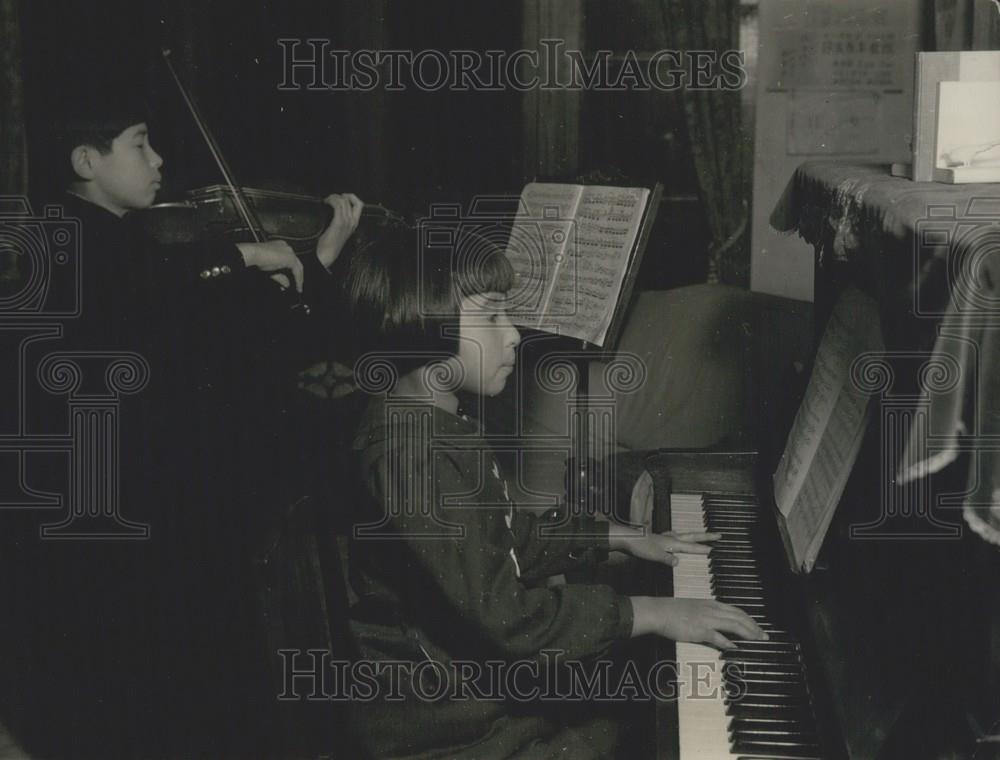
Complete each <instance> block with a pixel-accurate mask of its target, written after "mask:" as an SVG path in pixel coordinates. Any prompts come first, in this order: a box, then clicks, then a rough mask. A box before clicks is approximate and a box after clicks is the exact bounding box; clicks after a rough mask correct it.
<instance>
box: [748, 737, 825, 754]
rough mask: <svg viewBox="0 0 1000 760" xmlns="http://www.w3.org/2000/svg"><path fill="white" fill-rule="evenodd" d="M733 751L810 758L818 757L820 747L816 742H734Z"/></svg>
mask: <svg viewBox="0 0 1000 760" xmlns="http://www.w3.org/2000/svg"><path fill="white" fill-rule="evenodd" d="M733 751H734V752H737V753H739V754H743V753H760V754H763V755H764V756H765V757H767V756H771V757H773V756H776V755H777V756H779V757H786V758H812V757H819V753H820V748H819V745H818V744H815V743H811V744H799V743H796V742H782V741H771V742H764V741H761V742H753V741H747V742H734V743H733Z"/></svg>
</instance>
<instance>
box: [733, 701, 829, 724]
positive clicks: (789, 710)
mask: <svg viewBox="0 0 1000 760" xmlns="http://www.w3.org/2000/svg"><path fill="white" fill-rule="evenodd" d="M726 715H728V716H729V717H730V718H731V719H733V720H740V719H744V718H762V717H769V718H781V719H784V720H798V721H802V722H811V721H813V714H812V711H811V710H810V709H809V708H807V707H805V706H803V705H801V704H794V705H793V704H789V703H787V702H785V703H782V704H777V703H775V702H774V700H770V701H768V702H763V701H757V702H737V703H734V704H730V705H726Z"/></svg>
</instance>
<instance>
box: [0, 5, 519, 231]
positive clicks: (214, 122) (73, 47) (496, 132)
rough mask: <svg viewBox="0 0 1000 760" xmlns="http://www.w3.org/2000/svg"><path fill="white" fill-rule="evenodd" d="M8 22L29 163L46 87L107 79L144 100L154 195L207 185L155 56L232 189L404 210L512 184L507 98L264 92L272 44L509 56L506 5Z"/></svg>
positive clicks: (245, 10)
mask: <svg viewBox="0 0 1000 760" xmlns="http://www.w3.org/2000/svg"><path fill="white" fill-rule="evenodd" d="M16 2H17V0H0V8H4V9H6V8H7V7H8V6H12V5H13V4H15V3H16ZM22 13H23V16H24V18H23V19H22V30H23V34H22V39H24V40H30V41H31V45H30V46H28V47H27V48H26V52H25V58H26V60H25V69H26V75H25V92H26V95H27V109H28V112H29V117H30V118H29V130H28V132H29V133H28V140H29V148H30V151H29V155H32V156H34V155H36V154H38V153H40V152H41V151H43V150H44V148H43V146H41V145H40V144H39V142H38V139H37V135H36V134H35V133H37V132H38V130H34V131H33V130H32V129H31V126H32V121H34V123H35V124H36V125H37V124H44V120H45V119H46V118H47V116H48V114H49V113H50V112H51V106H50V104H49V102H48V100H47V98H48V97H49V94H48V91H49V89H50V87H51V86H52V83H53V82H57V81H60V80H63V81H67V80H68V81H72V77H73V76H74V75H75V74H79V73H87V74H88V75H90V74H91V73H93V72H101V71H106V72H110V74H109V76H112V75H113V78H114V79H116V80H119V81H120V80H121V79H122V78H123V77H124V78H130V79H131V80H132V83H133V84H135V85H136V86H138V87H141V88H142V89H143V90H144V91H145V93H146V98H147V100H148V102H149V106H150V110H151V115H152V117H153V119H152V120H153V124H152V138H153V144H154V146H155V147H156V148H157V150H159V151H160V153H161V154H162V155H163V156H164V159H165V165H164V179H165V184H164V190H165V192H172V191H179V190H183V189H185V188H190V187H197V186H200V185H206V184H211V183H215V182H218V181H219V177H218V172H217V170H216V169H215V166H214V164H213V163H212V162H211V158H210V156H209V154H208V152H207V150H206V149H205V148H204V146H203V144H202V141H201V139H200V137H199V136H198V133H197V131H196V130H195V128H194V127H193V125H192V122H191V119H190V117H189V116H188V114H187V111H186V110H185V108H184V105H183V103H182V101H181V99H180V97H179V96H178V94H177V92H176V90H175V88H174V86H173V85H172V83H171V82H170V80H169V79H168V75H167V73H166V70H165V67H164V66H163V63H162V60H161V56H160V48H161V47H163V46H166V47H169V48H170V49H171V50H172V51H173V59H174V61H175V64H176V66H177V68H178V70H179V72H180V74H181V75H182V77H183V78H184V80H185V83H186V84H187V85H188V87H189V89H190V90H191V91H192V92H193V94H194V95H195V97H196V99H197V100H198V103H199V105H200V107H201V110H202V112H203V113H204V116H205V118H206V120H207V121H208V122H209V124H210V126H211V128H212V131H213V132H214V134H215V137H216V139H217V141H218V142H219V144H220V145H221V147H222V149H223V151H224V152H225V154H226V158H227V159H228V161H229V163H230V165H231V167H232V169H233V171H234V173H235V174H236V176H237V178H239V179H240V180H241V181H242V182H243V183H244V184H251V183H255V182H260V181H262V180H266V181H268V182H269V183H271V184H279V185H283V186H286V187H289V188H296V189H301V190H304V191H307V192H312V193H316V194H325V193H328V192H345V191H355V192H357V193H358V194H359V195H360V196H361V197H362V198H364V199H365V200H369V201H373V202H380V203H383V204H385V205H389V206H392V207H394V208H397V209H398V210H401V211H404V212H405V211H426V209H427V206H428V203H430V202H432V201H438V200H440V201H448V202H460V203H463V204H464V203H466V202H467V201H468V200H469V198H471V196H472V195H473V194H475V193H496V192H509V191H511V190H514V191H517V190H519V189H520V161H519V156H520V146H519V139H520V111H519V102H520V101H519V98H520V94H519V93H517V92H515V91H505V92H496V93H476V92H471V93H455V92H449V91H447V90H441V91H438V92H424V91H421V90H419V89H417V88H413V87H409V88H407V89H406V90H405V91H403V92H389V93H383V92H378V91H374V92H368V93H349V92H335V91H330V90H322V89H320V90H311V91H304V90H299V91H279V90H278V84H279V83H280V81H281V79H282V66H283V52H282V48H281V47H280V46H279V45H278V39H279V38H296V39H302V40H305V39H308V38H321V39H329V40H330V47H331V49H346V50H355V49H361V48H365V49H376V50H379V49H389V48H395V49H411V50H415V51H419V50H423V49H436V50H444V51H448V50H455V49H463V48H464V49H473V50H476V49H478V50H487V49H496V48H501V49H513V48H516V47H517V45H518V44H519V28H520V26H519V25H520V14H519V13H518V12H516V11H513V10H512V5H511V4H510V3H509V0H485V1H484V2H481V3H476V4H457V3H454V2H448V1H446V0H426V2H421V3H419V4H418V3H409V2H397V1H395V0H372V1H369V0H337V1H330V2H322V1H320V0H285V2H282V3H275V2H262V1H260V0H254V1H253V2H247V0H211V1H210V0H149V1H148V2H144V3H136V2H134V0H101V2H97V1H96V0H46V2H44V3H42V2H30V3H25V4H24V5H23V6H22ZM15 28H16V24H15ZM2 54H3V55H9V54H10V53H9V48H8V46H7V45H4V48H3V52H2ZM8 71H10V67H5V72H4V74H5V75H6V74H7V72H8ZM0 120H2V121H3V122H6V121H7V120H8V115H7V112H6V110H5V112H4V114H3V116H2V117H0ZM4 134H5V135H6V133H4ZM5 144H6V143H5Z"/></svg>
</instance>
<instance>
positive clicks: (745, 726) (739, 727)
mask: <svg viewBox="0 0 1000 760" xmlns="http://www.w3.org/2000/svg"><path fill="white" fill-rule="evenodd" d="M768 727H771V728H776V729H782V730H787V731H791V732H792V733H797V732H801V733H815V728H814V726H813V722H812V721H811V720H797V719H795V718H788V717H786V716H768V717H757V718H732V719H731V720H730V721H729V730H730V731H753V730H757V729H762V728H768Z"/></svg>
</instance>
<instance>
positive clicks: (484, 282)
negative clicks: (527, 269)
mask: <svg viewBox="0 0 1000 760" xmlns="http://www.w3.org/2000/svg"><path fill="white" fill-rule="evenodd" d="M455 237H456V244H455V245H454V246H453V247H443V248H439V247H421V245H420V235H419V232H418V231H417V230H413V229H408V228H394V229H388V230H386V231H385V232H384V234H382V235H381V236H380V237H379V238H377V239H376V240H374V241H373V242H372V243H370V244H369V245H368V246H366V247H365V248H361V249H358V250H357V251H356V252H355V253H354V255H353V256H352V257H351V262H350V266H349V271H348V276H347V279H346V282H345V287H346V290H347V301H348V304H349V308H350V312H351V329H352V330H353V332H354V349H355V350H354V354H355V358H357V357H360V356H361V355H363V354H366V353H370V352H377V353H380V354H385V355H386V359H387V360H389V361H391V362H392V364H393V365H394V366H395V367H396V369H397V371H398V372H399V373H400V374H405V373H407V372H409V371H411V370H413V369H416V368H417V367H420V366H423V365H425V364H427V363H428V362H430V361H433V360H434V359H440V358H441V357H442V355H443V354H445V355H455V354H457V353H458V326H459V317H460V314H461V304H462V299H463V298H466V297H468V296H473V295H478V294H482V293H506V292H507V291H508V290H510V289H511V287H512V286H513V283H514V271H513V269H512V268H511V265H510V262H509V261H508V260H507V257H506V256H505V255H504V252H503V250H502V249H501V248H500V247H499V246H497V245H496V244H495V243H493V242H492V241H490V240H489V239H487V238H485V237H483V236H482V235H480V234H477V233H476V232H475V231H474V230H467V231H465V232H464V233H463V232H462V231H461V230H459V231H457V233H456V234H455Z"/></svg>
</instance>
